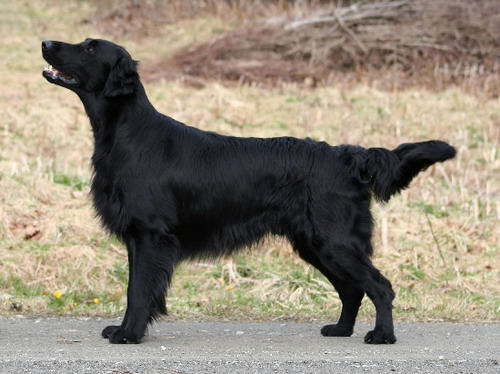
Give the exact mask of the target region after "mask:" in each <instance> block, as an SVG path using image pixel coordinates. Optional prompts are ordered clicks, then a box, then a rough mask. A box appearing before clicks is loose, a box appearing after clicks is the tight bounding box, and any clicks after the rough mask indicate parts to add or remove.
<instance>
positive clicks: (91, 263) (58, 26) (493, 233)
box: [0, 1, 500, 321]
mask: <svg viewBox="0 0 500 374" xmlns="http://www.w3.org/2000/svg"><path fill="white" fill-rule="evenodd" d="M21 3H22V4H23V5H22V6H21V5H19V4H21ZM21 3H18V2H16V3H14V2H2V3H0V31H2V35H3V42H2V45H1V46H0V59H1V60H2V61H4V64H2V65H0V82H1V85H2V90H1V91H0V200H1V203H0V299H1V301H2V302H0V311H1V312H2V313H20V312H25V313H80V314H82V313H84V314H117V313H120V312H121V311H123V308H124V298H125V293H124V289H125V287H126V285H125V282H124V280H125V278H126V273H127V271H126V262H125V251H124V249H123V248H122V247H121V245H120V244H119V243H118V242H116V241H115V240H114V239H113V238H109V237H108V236H107V235H106V234H104V233H103V231H102V230H101V229H100V228H99V226H98V224H97V222H96V220H95V219H94V217H93V212H92V210H91V206H90V200H89V198H88V181H89V178H90V169H89V157H90V154H91V152H92V143H91V134H90V127H89V125H88V121H87V118H86V116H85V114H84V112H83V108H82V106H81V104H80V102H79V101H78V99H77V98H76V96H75V95H72V94H71V93H69V92H68V91H65V90H63V89H61V88H59V87H55V86H51V85H48V84H47V83H46V82H45V81H44V80H43V79H42V77H41V68H42V66H43V65H44V63H43V61H42V58H41V57H40V52H39V42H40V39H42V38H44V39H64V40H72V41H77V40H79V39H83V38H84V37H85V36H87V35H95V32H93V30H92V26H91V25H89V24H80V23H79V18H76V17H77V15H78V14H79V13H80V12H87V14H92V12H93V11H94V10H93V9H92V8H91V7H90V6H89V5H86V3H81V2H64V3H63V2H62V1H61V2H54V1H52V2H48V1H46V2H44V1H42V2H28V1H26V2H21ZM54 4H55V5H54ZM62 5H64V8H65V14H69V15H70V16H68V17H67V18H65V19H62V18H61V17H60V13H59V10H60V6H62ZM77 10H78V11H77ZM224 27H226V26H224V24H223V23H222V22H221V21H219V20H217V19H212V18H204V19H194V20H185V21H182V22H181V23H179V24H178V25H176V27H175V28H173V26H172V25H168V24H167V25H165V26H164V27H163V28H161V29H159V30H158V32H157V33H156V34H155V35H154V36H151V37H149V38H147V39H145V40H143V41H141V42H136V41H126V40H123V39H122V40H120V39H118V42H121V43H124V44H126V45H127V47H128V48H129V50H130V51H131V52H132V54H133V55H134V56H135V57H138V58H140V59H142V60H144V65H146V64H148V62H150V61H151V60H152V59H153V58H154V57H155V55H156V54H157V53H163V52H165V53H167V47H168V46H175V48H180V47H182V46H183V45H187V44H189V43H191V42H192V40H193V39H194V38H196V37H198V38H207V39H208V38H210V37H212V36H213V35H216V34H217V33H218V32H219V30H220V29H221V28H224ZM68 30H70V31H68ZM193 30H195V31H196V33H197V36H193ZM100 36H102V37H104V38H106V37H108V35H106V34H103V35H100ZM156 45H161V47H159V48H160V49H162V51H160V52H158V50H157V49H155V46H156ZM147 90H148V93H149V95H150V97H151V100H152V101H153V103H154V104H155V105H156V106H157V108H158V109H159V110H160V111H163V112H165V113H169V114H170V115H172V116H173V117H175V118H177V119H179V120H181V121H184V122H186V123H189V124H194V125H196V126H198V127H200V128H202V129H207V130H212V131H218V132H221V133H225V134H232V135H244V136H280V135H292V136H297V137H304V136H310V137H313V138H317V139H324V140H326V141H328V142H330V143H331V144H339V143H353V144H362V145H366V146H385V147H392V146H395V145H397V144H398V143H401V142H405V141H418V140H423V139H428V138H441V139H444V140H447V141H449V142H450V143H452V144H454V145H455V146H457V148H458V151H459V154H458V157H457V159H456V160H454V161H452V162H448V163H446V164H443V165H439V166H437V167H434V168H432V169H430V170H428V171H427V172H426V173H424V174H423V175H421V176H420V177H419V178H417V180H416V181H415V182H414V183H413V184H412V187H411V189H410V190H408V191H406V192H404V193H403V194H402V195H401V196H399V197H396V198H394V199H393V200H392V201H391V202H390V203H389V204H388V205H387V206H385V207H381V206H375V215H376V220H377V232H376V235H375V239H374V240H375V246H376V248H377V255H376V258H375V259H374V261H375V262H376V264H377V266H378V267H379V268H380V269H381V270H382V271H383V272H384V274H386V275H387V276H388V278H389V279H391V280H392V281H393V285H394V288H395V290H396V292H397V294H398V297H397V299H396V301H395V314H396V318H398V319H419V320H435V319H446V320H482V321H486V320H488V321H491V320H499V317H500V297H499V294H500V286H499V282H498V279H499V278H500V277H499V276H500V261H499V253H498V251H499V247H498V243H499V242H500V235H499V234H500V229H499V226H498V219H499V218H500V201H499V198H500V186H499V169H500V155H499V147H498V146H499V141H500V109H499V107H500V106H499V104H500V103H499V100H497V99H495V100H486V99H485V98H484V97H481V96H476V97H474V96H469V95H466V94H464V93H463V92H462V91H460V90H459V89H452V90H448V91H444V92H442V93H430V92H426V91H423V90H408V91H404V92H382V91H378V90H376V89H374V88H369V87H366V86H363V85H360V86H357V87H355V88H350V89H348V90H347V89H343V88H342V87H335V86H333V85H332V86H328V87H320V88H316V89H314V90H304V89H303V88H300V87H298V86H296V85H293V84H290V85H284V86H281V87H276V88H273V89H261V88H258V87H254V86H248V85H243V86H237V87H225V86H223V85H220V84H218V83H207V85H206V86H204V88H202V89H195V88H191V87H186V86H183V85H181V84H180V83H177V82H159V83H155V84H150V85H148V86H147ZM54 291H60V292H61V294H62V296H61V297H60V298H58V297H56V296H59V295H58V294H56V296H54V295H53V292H54ZM96 299H98V300H96ZM169 304H170V306H171V312H172V315H173V316H174V317H177V318H194V317H196V318H201V317H202V316H206V318H209V317H211V316H214V317H217V318H220V317H221V316H224V317H227V318H241V316H242V315H244V316H245V318H295V319H300V318H305V319H312V318H321V319H326V318H327V317H328V318H332V317H333V314H335V313H336V312H338V310H339V301H338V298H337V296H336V294H335V292H333V290H332V288H331V287H330V286H329V285H328V284H327V282H326V280H325V279H324V278H323V277H322V276H321V275H319V274H318V273H317V272H315V271H313V270H312V269H310V268H308V267H307V266H306V265H304V264H303V263H302V262H301V261H299V260H298V259H297V258H296V256H295V255H294V254H293V253H291V251H290V249H289V247H288V245H287V244H286V243H283V242H279V241H270V242H268V243H267V244H265V245H263V248H260V249H259V250H255V251H253V252H252V254H250V255H248V256H239V257H237V258H236V259H235V260H234V261H231V260H223V261H221V262H220V263H218V264H206V263H201V264H190V265H187V264H186V265H183V266H182V267H181V268H180V269H179V271H178V272H177V274H176V276H175V278H174V284H173V288H172V293H171V297H170V298H169ZM361 315H362V316H363V317H365V318H366V317H368V316H370V318H371V317H372V316H373V308H372V306H371V304H370V303H369V302H368V301H365V303H364V305H363V308H362V313H361Z"/></svg>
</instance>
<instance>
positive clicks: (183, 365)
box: [0, 317, 500, 374]
mask: <svg viewBox="0 0 500 374" xmlns="http://www.w3.org/2000/svg"><path fill="white" fill-rule="evenodd" d="M117 322H118V321H116V320H104V319H99V318H55V317H54V318H30V317H12V318H10V317H9V318H6V317H0V373H113V374H131V373H177V374H178V373H331V372H342V373H356V372H401V373H403V372H404V373H407V372H417V371H418V372H419V373H476V372H481V373H498V372H500V324H452V323H397V324H396V335H397V337H398V342H397V343H396V344H395V345H390V346H373V345H366V344H364V343H363V336H364V334H365V333H366V332H367V331H368V330H369V329H370V328H371V325H368V324H364V323H360V324H358V325H357V326H356V330H355V333H354V335H353V336H352V337H351V338H325V337H322V336H321V335H320V334H319V330H320V327H321V324H316V323H294V322H259V323H248V322H244V323H240V322H199V323H198V322H172V323H171V322H160V323H157V324H155V325H154V326H153V327H152V328H151V329H150V332H149V335H148V336H147V337H146V338H145V339H144V342H143V344H140V345H111V344H109V343H108V342H107V341H106V340H104V339H102V338H100V336H99V334H100V331H101V329H102V328H103V327H105V326H106V325H108V324H116V323H117Z"/></svg>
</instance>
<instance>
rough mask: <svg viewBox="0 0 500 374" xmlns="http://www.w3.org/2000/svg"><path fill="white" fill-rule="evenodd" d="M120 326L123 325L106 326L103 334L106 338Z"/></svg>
mask: <svg viewBox="0 0 500 374" xmlns="http://www.w3.org/2000/svg"><path fill="white" fill-rule="evenodd" d="M120 327H121V326H120V325H118V326H106V327H105V328H104V330H102V332H101V336H102V337H103V338H104V339H108V338H109V337H110V336H111V335H112V334H113V332H115V331H116V330H118V329H119V328H120Z"/></svg>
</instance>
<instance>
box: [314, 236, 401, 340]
mask: <svg viewBox="0 0 500 374" xmlns="http://www.w3.org/2000/svg"><path fill="white" fill-rule="evenodd" d="M318 259H319V260H320V262H321V264H322V266H324V267H325V268H326V269H328V270H329V271H330V272H332V273H333V274H336V275H337V277H338V278H340V279H341V280H342V281H343V282H345V284H348V285H349V287H350V288H349V287H344V289H343V290H342V291H340V289H341V288H340V289H339V295H340V297H341V300H342V301H344V299H343V298H342V293H341V292H344V294H345V292H347V295H348V296H347V298H348V300H349V302H348V303H347V305H345V306H346V307H347V309H346V317H345V318H347V321H349V318H353V316H354V310H357V309H358V308H359V302H360V298H361V295H362V293H361V292H364V293H366V294H367V295H368V297H369V298H370V300H371V301H372V302H373V304H374V305H375V309H376V322H375V329H374V330H372V331H370V332H369V333H368V334H367V335H366V336H365V343H370V344H392V343H394V342H395V341H396V337H395V336H394V326H393V321H392V300H393V299H394V291H393V290H392V286H391V283H390V282H389V281H388V280H387V279H386V278H385V277H384V276H383V275H382V274H381V273H380V272H379V271H378V270H377V269H376V268H375V267H374V266H373V264H372V263H371V261H370V259H369V258H368V256H367V255H366V254H365V252H364V251H363V250H360V249H359V248H355V247H353V248H351V247H349V246H346V245H345V244H342V245H340V244H330V245H328V249H323V250H322V251H320V252H319V253H318ZM342 281H341V283H340V284H342ZM354 290H358V291H354ZM356 292H357V293H356ZM355 295H357V296H355ZM344 298H346V297H344ZM349 298H350V299H349ZM343 313H344V311H343ZM328 330H329V327H325V330H324V332H328ZM326 335H328V334H326Z"/></svg>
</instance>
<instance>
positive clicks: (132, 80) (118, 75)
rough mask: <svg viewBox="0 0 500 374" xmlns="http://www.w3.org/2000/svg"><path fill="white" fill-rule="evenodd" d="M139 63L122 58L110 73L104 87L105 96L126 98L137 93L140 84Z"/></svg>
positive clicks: (128, 58)
mask: <svg viewBox="0 0 500 374" xmlns="http://www.w3.org/2000/svg"><path fill="white" fill-rule="evenodd" d="M137 65H138V62H137V61H135V60H132V59H131V58H130V57H121V58H120V59H119V60H118V61H117V62H116V64H115V66H114V67H113V68H112V69H111V71H110V72H109V76H108V80H107V81H106V85H105V86H104V96H106V97H116V96H126V95H130V94H132V93H134V92H135V90H136V89H137V86H138V84H139V74H138V73H137Z"/></svg>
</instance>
